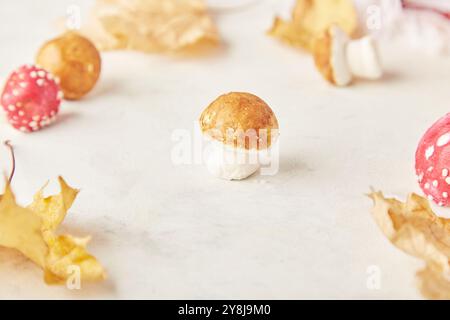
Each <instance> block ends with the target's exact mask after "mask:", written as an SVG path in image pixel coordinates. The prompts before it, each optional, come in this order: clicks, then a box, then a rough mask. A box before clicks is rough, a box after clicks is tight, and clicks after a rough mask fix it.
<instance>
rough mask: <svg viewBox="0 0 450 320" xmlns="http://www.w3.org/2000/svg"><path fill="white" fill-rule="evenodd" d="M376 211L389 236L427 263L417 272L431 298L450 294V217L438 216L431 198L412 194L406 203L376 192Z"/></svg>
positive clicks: (377, 219) (424, 293)
mask: <svg viewBox="0 0 450 320" xmlns="http://www.w3.org/2000/svg"><path fill="white" fill-rule="evenodd" d="M370 197H371V198H372V199H373V201H374V207H373V210H372V214H373V216H374V218H375V221H376V222H377V224H378V226H379V227H380V229H381V231H383V233H384V234H385V236H386V237H387V238H388V239H389V240H390V241H391V242H392V243H393V244H394V245H395V246H396V247H398V248H400V249H401V250H403V251H404V252H406V253H408V254H410V255H412V256H415V257H417V258H420V259H422V260H424V261H425V262H426V268H425V269H424V270H422V271H420V272H418V274H417V278H418V281H419V289H420V290H421V292H422V294H423V295H424V296H425V297H427V298H430V299H438V298H439V299H441V298H449V297H450V219H445V218H441V217H438V216H436V214H435V213H434V212H433V211H432V210H431V208H430V205H429V202H428V200H427V199H425V198H423V197H421V196H419V195H417V194H414V193H413V194H411V195H409V197H408V199H407V201H406V202H405V203H403V202H401V201H398V200H396V199H387V198H385V197H384V196H383V194H382V193H381V192H373V193H371V194H370Z"/></svg>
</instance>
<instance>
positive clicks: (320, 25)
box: [269, 0, 358, 52]
mask: <svg viewBox="0 0 450 320" xmlns="http://www.w3.org/2000/svg"><path fill="white" fill-rule="evenodd" d="M332 25H338V26H339V27H341V28H342V29H343V30H344V31H345V32H346V33H347V34H348V35H349V36H353V35H355V33H356V32H357V29H358V17H357V14H356V10H355V8H354V6H353V3H352V1H351V0H297V3H296V5H295V7H294V10H293V12H292V20H291V21H285V20H283V19H280V18H279V17H276V18H275V20H274V24H273V26H272V28H271V29H270V30H269V35H271V36H274V37H276V38H279V39H281V40H283V41H285V42H287V43H289V44H290V45H292V46H296V47H301V48H303V49H306V50H307V51H309V52H312V51H313V46H314V41H315V39H316V37H318V36H320V35H321V34H322V33H323V32H325V31H326V30H328V28H329V27H330V26H332Z"/></svg>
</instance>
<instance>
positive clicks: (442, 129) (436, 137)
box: [416, 113, 450, 206]
mask: <svg viewBox="0 0 450 320" xmlns="http://www.w3.org/2000/svg"><path fill="white" fill-rule="evenodd" d="M416 174H417V179H418V181H419V184H420V187H421V188H422V190H423V192H424V193H425V194H426V195H427V197H428V199H430V200H433V201H434V202H436V203H437V204H438V205H440V206H449V205H450V198H449V196H450V113H448V114H446V115H445V116H444V117H443V118H441V119H439V120H438V121H437V122H436V123H435V124H433V125H432V126H431V128H429V129H428V130H427V132H426V133H425V135H424V136H423V137H422V140H421V141H420V143H419V146H418V147H417V151H416Z"/></svg>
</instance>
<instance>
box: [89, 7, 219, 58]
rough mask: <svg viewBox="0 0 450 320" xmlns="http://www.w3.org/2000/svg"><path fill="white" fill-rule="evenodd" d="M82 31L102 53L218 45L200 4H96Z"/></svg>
mask: <svg viewBox="0 0 450 320" xmlns="http://www.w3.org/2000/svg"><path fill="white" fill-rule="evenodd" d="M81 31H82V33H84V35H85V36H86V37H88V38H90V39H91V40H92V41H93V42H94V43H95V44H96V46H97V47H98V48H99V49H101V50H114V49H131V50H138V51H145V52H157V51H181V50H183V49H187V48H191V47H194V46H198V45H200V44H203V43H209V44H217V43H218V41H219V35H218V32H217V29H216V27H215V25H214V23H213V21H212V19H211V17H210V15H209V14H208V10H207V7H206V4H205V3H204V1H203V0H164V1H161V0H97V2H96V4H95V6H94V8H93V10H92V12H91V16H90V18H89V21H88V22H87V24H86V25H85V26H84V27H83V28H82V30H81Z"/></svg>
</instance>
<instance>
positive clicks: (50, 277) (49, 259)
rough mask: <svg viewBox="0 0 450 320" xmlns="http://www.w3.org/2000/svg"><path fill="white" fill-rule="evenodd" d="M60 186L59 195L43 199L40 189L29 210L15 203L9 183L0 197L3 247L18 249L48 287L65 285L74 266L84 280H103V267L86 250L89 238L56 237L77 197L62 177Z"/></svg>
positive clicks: (74, 190)
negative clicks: (33, 264)
mask: <svg viewBox="0 0 450 320" xmlns="http://www.w3.org/2000/svg"><path fill="white" fill-rule="evenodd" d="M59 184H60V186H61V193H60V194H58V195H54V196H50V197H44V196H43V190H42V189H41V190H40V191H39V192H38V193H37V194H36V195H35V197H34V201H33V203H32V204H31V205H29V206H28V207H27V208H24V207H21V206H19V205H18V204H17V203H16V201H15V197H14V194H13V193H12V191H11V188H10V185H9V183H8V184H7V186H6V190H5V193H4V194H3V195H2V196H1V197H0V246H3V247H8V248H13V249H16V250H18V251H20V252H21V253H22V254H24V255H25V256H26V257H28V258H29V259H30V260H32V261H33V262H34V263H36V264H37V265H39V266H40V267H41V268H42V269H43V270H44V279H45V281H46V282H47V283H48V284H61V283H65V281H66V280H67V278H68V277H69V276H71V273H70V268H71V267H73V266H77V267H79V270H80V274H81V280H82V281H98V280H103V279H105V277H106V273H105V270H104V268H103V267H102V266H101V265H100V263H99V262H98V261H97V260H96V259H95V257H93V256H91V255H90V254H89V253H88V252H87V250H86V245H87V243H88V241H89V237H88V238H82V239H79V238H75V237H72V236H70V235H57V234H56V229H57V228H58V226H59V225H60V224H61V223H62V221H63V220H64V218H65V216H66V213H67V210H68V209H69V208H70V207H71V206H72V203H73V201H74V200H75V198H76V196H77V194H78V190H76V189H73V188H71V187H70V186H69V185H67V183H66V182H65V181H64V179H63V178H61V177H59Z"/></svg>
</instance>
